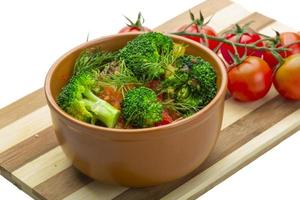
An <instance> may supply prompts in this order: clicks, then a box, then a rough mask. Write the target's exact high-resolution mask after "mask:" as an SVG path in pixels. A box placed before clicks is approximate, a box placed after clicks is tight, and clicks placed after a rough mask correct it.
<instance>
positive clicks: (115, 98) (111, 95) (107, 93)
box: [99, 86, 123, 110]
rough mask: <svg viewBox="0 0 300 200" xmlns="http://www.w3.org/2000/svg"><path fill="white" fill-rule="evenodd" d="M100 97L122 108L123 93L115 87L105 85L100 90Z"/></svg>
mask: <svg viewBox="0 0 300 200" xmlns="http://www.w3.org/2000/svg"><path fill="white" fill-rule="evenodd" d="M99 97H100V98H101V99H103V100H105V101H107V102H108V103H110V104H111V105H112V106H114V107H115V108H117V109H119V110H120V109H121V101H122V98H123V97H122V94H121V93H120V92H118V91H116V90H115V89H114V88H112V87H109V86H105V87H104V88H103V90H102V91H101V92H100V94H99Z"/></svg>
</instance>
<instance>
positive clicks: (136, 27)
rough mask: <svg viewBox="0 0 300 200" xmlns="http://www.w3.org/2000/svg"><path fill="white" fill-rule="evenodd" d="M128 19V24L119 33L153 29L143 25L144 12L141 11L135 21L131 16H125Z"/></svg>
mask: <svg viewBox="0 0 300 200" xmlns="http://www.w3.org/2000/svg"><path fill="white" fill-rule="evenodd" d="M125 18H126V19H127V20H128V22H129V23H128V24H127V26H125V27H124V28H122V29H121V30H120V31H119V33H128V32H140V31H141V32H151V31H152V30H151V29H149V28H147V27H145V26H143V23H144V18H143V16H142V13H140V12H139V14H138V17H137V20H136V22H135V23H133V22H132V21H131V20H130V19H129V18H127V17H125Z"/></svg>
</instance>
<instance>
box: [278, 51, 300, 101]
mask: <svg viewBox="0 0 300 200" xmlns="http://www.w3.org/2000/svg"><path fill="white" fill-rule="evenodd" d="M273 79H274V80H273V83H274V86H275V88H276V90H277V91H278V92H279V94H280V95H282V96H283V97H285V98H287V99H292V100H300V54H295V55H291V56H289V57H287V58H286V59H285V60H284V63H283V64H282V65H281V66H280V67H279V68H278V69H277V70H276V72H275V76H274V78H273Z"/></svg>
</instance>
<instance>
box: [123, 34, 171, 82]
mask: <svg viewBox="0 0 300 200" xmlns="http://www.w3.org/2000/svg"><path fill="white" fill-rule="evenodd" d="M172 49H173V41H172V40H171V38H169V37H168V36H165V35H163V34H161V33H157V32H150V33H145V34H142V35H139V36H138V37H136V38H135V39H134V40H132V41H130V42H128V44H127V45H126V46H125V47H124V48H122V49H121V50H120V52H119V58H120V59H121V60H124V61H125V64H126V66H127V67H128V68H129V69H130V70H131V71H132V72H133V73H134V74H135V75H136V76H137V77H138V78H139V79H140V80H146V81H149V80H152V79H154V78H159V77H160V76H161V75H163V74H164V73H165V69H164V66H162V64H161V63H160V60H161V56H162V55H165V54H168V53H169V52H170V51H171V50H172Z"/></svg>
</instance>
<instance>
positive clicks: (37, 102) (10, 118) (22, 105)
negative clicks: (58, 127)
mask: <svg viewBox="0 0 300 200" xmlns="http://www.w3.org/2000/svg"><path fill="white" fill-rule="evenodd" d="M44 105H46V100H45V97H44V92H43V88H41V89H39V90H36V91H34V92H33V93H31V94H28V95H27V96H25V97H23V98H22V99H20V100H18V101H16V102H14V103H12V104H10V105H8V106H6V107H4V108H2V109H0V128H2V127H4V126H6V125H8V124H10V123H12V122H14V121H16V120H17V119H19V118H21V117H23V116H25V115H27V114H29V113H31V112H33V111H34V110H36V109H38V108H40V107H42V106H44Z"/></svg>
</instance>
